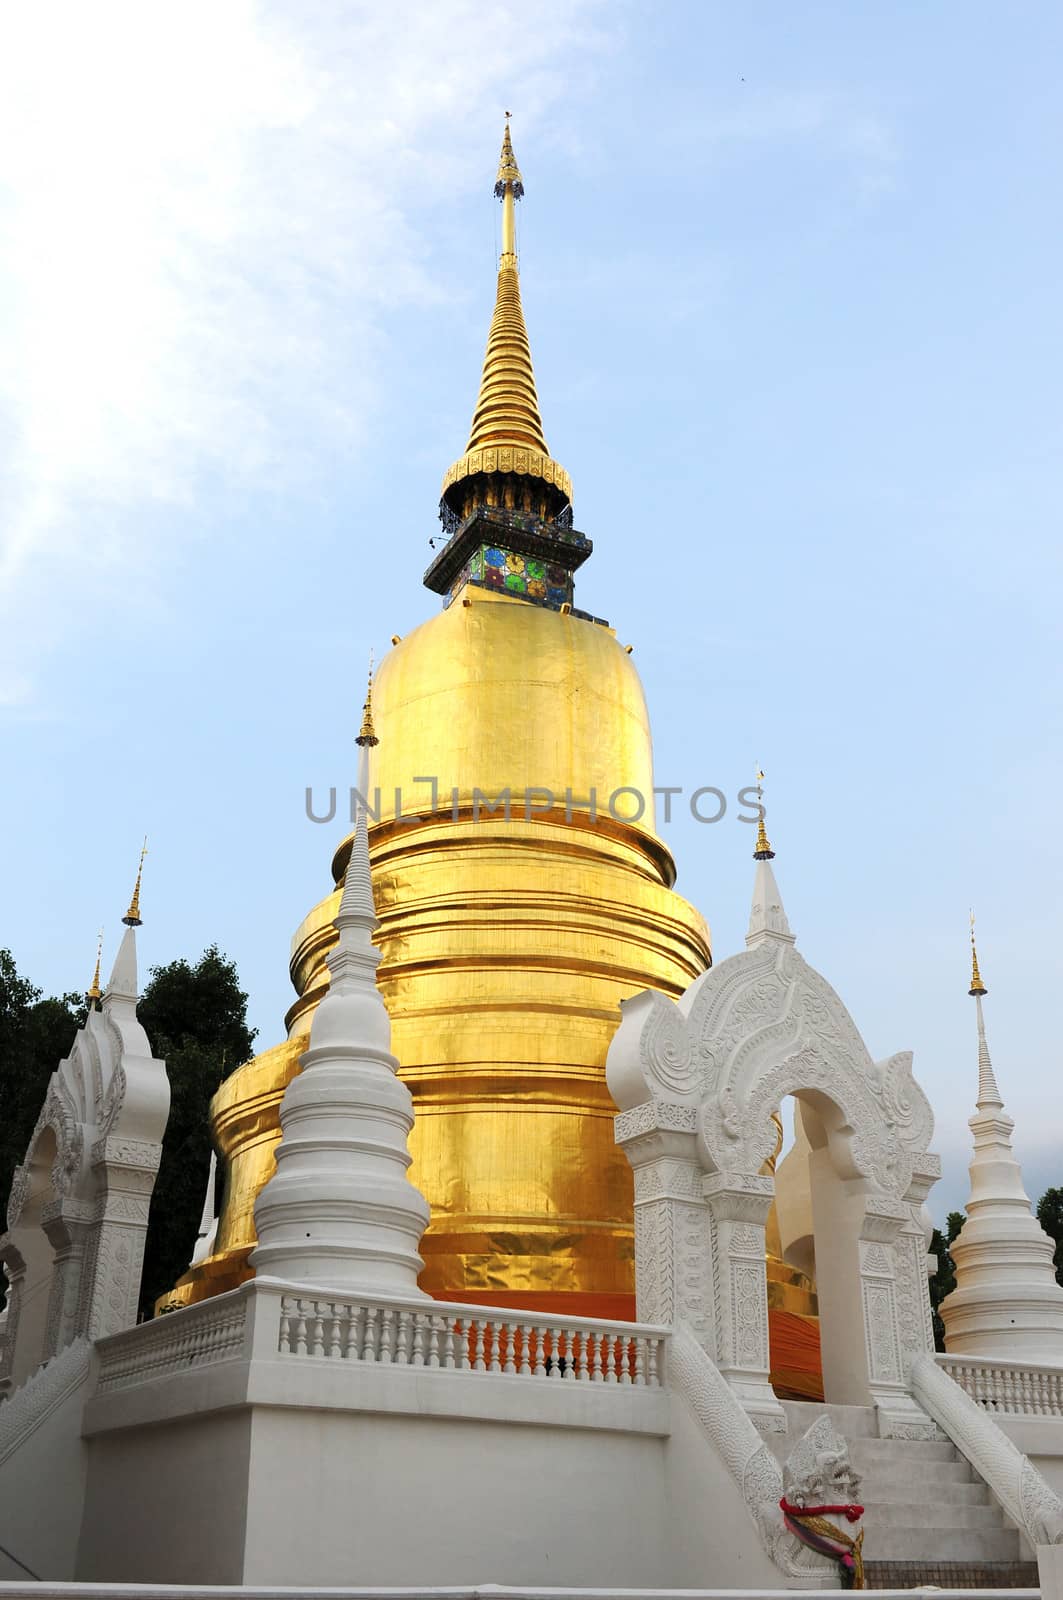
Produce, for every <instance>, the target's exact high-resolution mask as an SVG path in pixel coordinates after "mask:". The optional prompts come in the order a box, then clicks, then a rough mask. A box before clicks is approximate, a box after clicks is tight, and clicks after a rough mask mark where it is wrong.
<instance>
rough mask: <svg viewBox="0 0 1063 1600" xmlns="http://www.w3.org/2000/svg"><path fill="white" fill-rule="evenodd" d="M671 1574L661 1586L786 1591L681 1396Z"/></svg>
mask: <svg viewBox="0 0 1063 1600" xmlns="http://www.w3.org/2000/svg"><path fill="white" fill-rule="evenodd" d="M665 1501H666V1504H667V1508H668V1527H667V1539H668V1549H669V1552H670V1559H669V1561H668V1570H667V1571H666V1572H665V1573H663V1574H662V1575H661V1577H660V1578H659V1579H658V1580H657V1582H658V1587H673V1588H677V1589H756V1588H763V1589H784V1588H786V1586H787V1580H786V1578H785V1577H784V1575H783V1574H782V1573H781V1572H780V1571H779V1569H778V1567H777V1566H776V1565H775V1563H774V1562H773V1561H772V1560H771V1559H770V1558H769V1556H768V1555H767V1552H766V1551H765V1550H764V1547H763V1546H762V1544H761V1543H760V1539H759V1537H758V1535H757V1532H756V1529H755V1528H754V1526H753V1523H752V1521H751V1520H750V1516H749V1513H748V1511H747V1510H746V1504H745V1501H744V1499H743V1498H742V1495H741V1494H740V1492H739V1490H738V1487H737V1485H736V1484H735V1481H734V1479H733V1478H732V1477H731V1475H730V1473H729V1472H728V1471H727V1468H726V1467H725V1466H724V1464H723V1462H722V1461H721V1460H720V1459H719V1457H718V1456H717V1455H716V1454H715V1453H714V1452H713V1451H712V1450H711V1449H710V1447H709V1445H708V1443H707V1441H706V1439H705V1435H704V1432H703V1431H702V1427H701V1424H700V1423H699V1422H698V1420H697V1419H696V1417H694V1415H693V1414H692V1413H691V1411H690V1410H689V1409H688V1407H687V1406H686V1404H685V1403H684V1401H683V1400H682V1398H681V1396H679V1395H676V1394H673V1396H672V1433H671V1437H670V1438H669V1440H668V1443H667V1450H666V1458H665Z"/></svg>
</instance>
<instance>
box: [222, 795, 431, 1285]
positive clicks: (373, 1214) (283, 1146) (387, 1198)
mask: <svg viewBox="0 0 1063 1600" xmlns="http://www.w3.org/2000/svg"><path fill="white" fill-rule="evenodd" d="M367 788H368V784H367V781H366V780H365V779H363V781H362V784H361V792H362V794H363V795H364V794H365V793H366V792H367ZM376 925H377V920H376V913H375V910H374V906H373V891H372V881H371V878H370V871H369V839H368V828H367V822H366V813H365V807H364V805H362V806H360V807H359V810H358V818H357V823H356V827H355V833H354V840H353V843H352V846H351V855H350V860H349V862H348V865H347V875H346V879H345V882H344V888H343V894H342V896H341V898H340V905H339V910H338V912H337V914H336V920H335V927H336V931H337V935H338V938H337V943H336V945H335V947H334V949H333V950H331V951H330V953H329V955H328V956H327V958H326V959H327V962H328V968H329V974H330V980H329V987H328V991H327V993H326V994H325V996H324V998H323V999H322V1000H321V1002H320V1004H319V1005H318V1008H317V1011H316V1012H315V1013H314V1020H313V1024H312V1026H311V1030H310V1047H309V1049H308V1050H307V1052H306V1054H305V1055H304V1056H303V1058H302V1062H301V1071H300V1072H299V1073H298V1075H297V1076H296V1077H295V1078H293V1079H292V1081H291V1083H290V1084H289V1085H288V1088H287V1090H286V1091H285V1095H284V1099H283V1101H282V1103H281V1110H280V1124H281V1141H280V1144H279V1146H278V1148H277V1170H276V1172H275V1174H274V1175H273V1177H272V1178H271V1179H270V1180H269V1182H268V1183H267V1184H266V1185H265V1187H264V1188H263V1190H262V1192H261V1194H260V1195H259V1197H258V1200H257V1201H256V1203H255V1225H256V1228H257V1231H258V1244H257V1246H256V1248H255V1250H254V1252H253V1253H252V1256H251V1264H252V1265H253V1266H254V1268H255V1271H256V1273H257V1274H258V1275H259V1276H263V1275H267V1276H269V1277H272V1278H280V1279H283V1280H284V1281H286V1282H288V1283H292V1284H296V1285H299V1286H305V1287H308V1288H314V1289H335V1290H342V1291H345V1292H357V1293H362V1294H378V1295H401V1296H407V1297H409V1296H417V1297H419V1298H427V1296H422V1294H421V1291H420V1290H419V1289H418V1288H417V1276H418V1274H419V1272H420V1271H421V1268H422V1266H423V1262H422V1260H421V1257H420V1255H419V1253H418V1246H419V1244H420V1242H421V1237H422V1235H423V1233H424V1230H425V1228H426V1227H427V1225H428V1215H429V1212H428V1203H427V1201H426V1200H425V1198H424V1196H423V1195H422V1194H421V1193H420V1191H419V1190H417V1189H415V1188H414V1187H413V1185H412V1184H411V1182H410V1180H409V1178H408V1176H407V1169H408V1168H409V1165H410V1159H411V1158H410V1153H409V1150H408V1148H407V1140H408V1138H409V1134H410V1130H411V1128H412V1127H413V1102H412V1099H411V1096H410V1091H409V1090H408V1089H407V1087H406V1085H405V1084H404V1083H403V1082H402V1080H401V1079H400V1078H399V1077H398V1075H397V1068H398V1062H397V1060H396V1059H395V1057H394V1056H393V1055H392V1054H391V1049H390V1046H391V1020H390V1018H389V1017H388V1013H387V1010H386V1008H385V1006H384V1002H383V999H382V998H381V995H380V992H379V990H378V989H377V986H376V969H377V966H378V965H379V962H380V952H379V951H378V950H377V949H376V947H375V946H374V944H373V941H372V933H373V930H374V928H375V927H376Z"/></svg>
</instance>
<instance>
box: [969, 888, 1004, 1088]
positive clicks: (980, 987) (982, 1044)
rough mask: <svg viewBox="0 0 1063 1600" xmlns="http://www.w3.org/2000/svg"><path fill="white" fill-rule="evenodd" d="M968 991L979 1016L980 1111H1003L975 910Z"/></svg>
mask: <svg viewBox="0 0 1063 1600" xmlns="http://www.w3.org/2000/svg"><path fill="white" fill-rule="evenodd" d="M967 993H968V994H969V995H970V996H971V998H972V999H973V1001H974V1004H975V1010H976V1013H977V1016H978V1100H977V1102H976V1104H977V1107H978V1110H979V1111H988V1110H997V1111H1003V1109H1004V1102H1003V1100H1002V1099H1001V1098H1000V1090H999V1089H998V1088H997V1080H996V1077H995V1075H994V1072H993V1063H992V1062H991V1061H990V1059H989V1045H988V1043H987V1042H986V1036H985V1018H984V1017H983V1015H982V996H983V995H985V994H988V993H989V990H988V989H987V988H986V986H985V984H984V983H983V982H982V974H981V973H980V972H979V970H978V950H977V947H976V946H975V942H974V912H973V911H972V912H971V987H970V988H969V989H968V991H967Z"/></svg>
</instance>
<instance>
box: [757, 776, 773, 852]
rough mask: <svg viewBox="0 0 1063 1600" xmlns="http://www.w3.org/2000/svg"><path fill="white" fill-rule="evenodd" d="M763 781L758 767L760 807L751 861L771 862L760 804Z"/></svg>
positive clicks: (758, 799)
mask: <svg viewBox="0 0 1063 1600" xmlns="http://www.w3.org/2000/svg"><path fill="white" fill-rule="evenodd" d="M763 781H764V774H763V772H761V770H760V768H759V767H758V768H757V804H758V805H759V806H760V816H759V817H758V818H757V848H756V849H755V850H754V852H753V860H754V861H773V860H774V859H775V851H774V850H773V849H772V847H771V845H770V844H769V843H768V835H767V834H766V833H765V831H764V807H763V805H762V804H761V800H762V798H763V795H764V790H763V789H762V788H761V784H762V783H763Z"/></svg>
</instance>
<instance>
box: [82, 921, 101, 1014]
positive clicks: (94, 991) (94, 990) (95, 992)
mask: <svg viewBox="0 0 1063 1600" xmlns="http://www.w3.org/2000/svg"><path fill="white" fill-rule="evenodd" d="M102 956H103V929H102V928H101V929H100V931H99V933H98V934H97V935H96V970H95V972H94V973H93V974H92V985H91V987H90V988H89V991H88V993H87V994H86V996H85V999H86V1000H87V1001H88V1003H89V1005H90V1006H91V1005H94V1004H95V1002H96V1001H97V1000H102V999H103V991H102V989H101V988H100V960H101V958H102Z"/></svg>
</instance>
